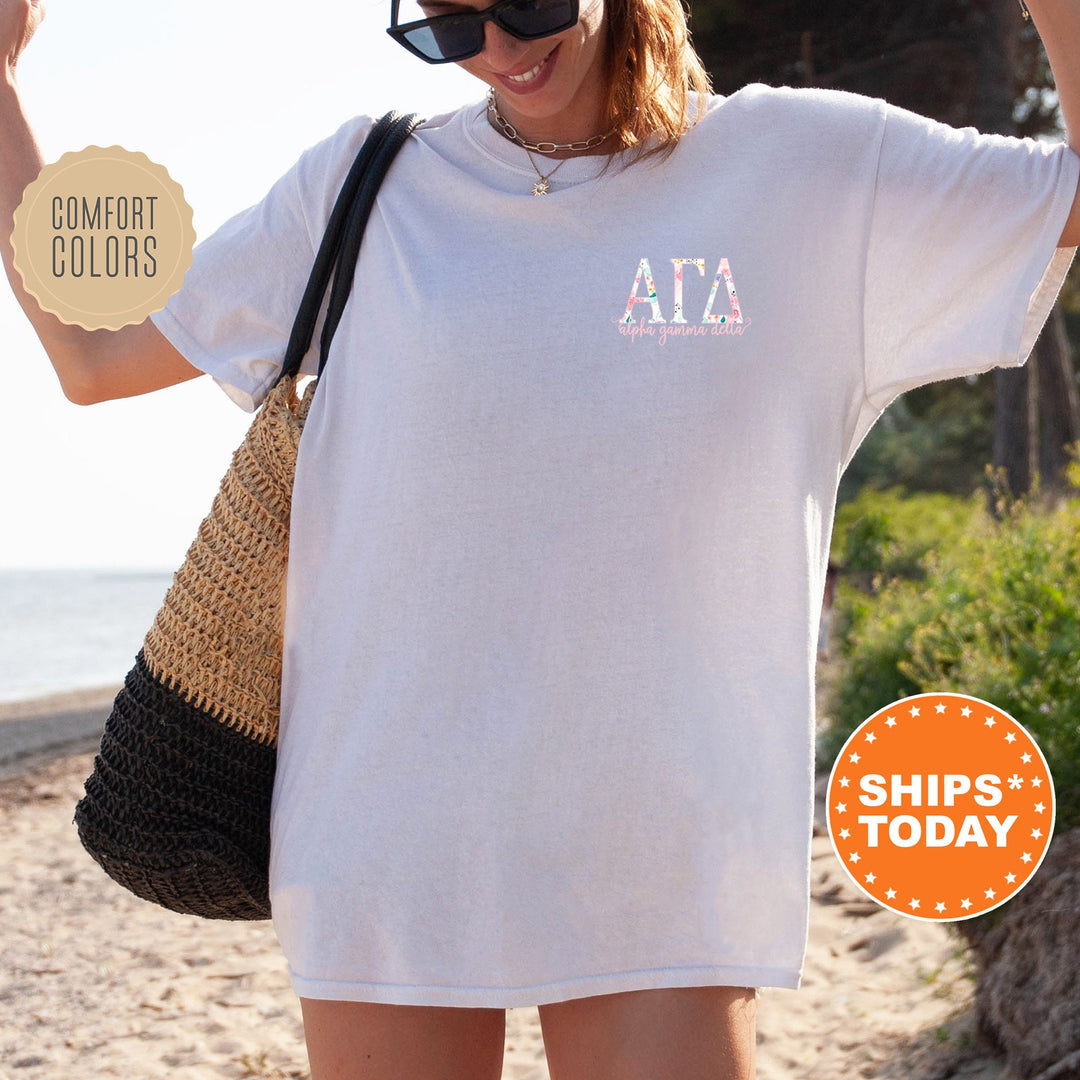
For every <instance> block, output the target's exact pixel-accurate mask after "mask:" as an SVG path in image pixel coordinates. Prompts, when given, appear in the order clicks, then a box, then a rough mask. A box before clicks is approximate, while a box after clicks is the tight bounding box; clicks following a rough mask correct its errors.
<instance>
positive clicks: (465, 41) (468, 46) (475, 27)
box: [405, 19, 484, 60]
mask: <svg viewBox="0 0 1080 1080" xmlns="http://www.w3.org/2000/svg"><path fill="white" fill-rule="evenodd" d="M405 37H406V38H407V40H408V42H409V44H410V45H412V46H413V47H414V48H416V49H418V50H419V51H420V52H422V53H423V54H424V55H425V56H426V57H428V58H429V59H431V60H460V59H462V58H464V57H466V56H469V55H475V54H476V53H477V52H479V49H480V46H481V45H483V42H484V28H483V26H482V25H481V24H480V23H478V22H476V20H475V19H460V20H459V19H445V20H442V19H440V20H439V22H437V23H433V24H432V25H430V26H418V27H417V28H416V29H415V30H410V31H409V32H408V33H407V34H406V35H405Z"/></svg>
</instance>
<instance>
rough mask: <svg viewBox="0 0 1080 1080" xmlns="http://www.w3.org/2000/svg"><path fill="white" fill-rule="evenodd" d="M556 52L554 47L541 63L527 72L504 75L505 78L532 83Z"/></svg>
mask: <svg viewBox="0 0 1080 1080" xmlns="http://www.w3.org/2000/svg"><path fill="white" fill-rule="evenodd" d="M557 47H558V46H556V48H557ZM554 52H555V49H552V50H551V52H549V53H548V54H547V56H545V57H544V59H543V60H541V61H540V63H539V64H537V65H536V67H534V68H531V69H530V70H528V71H526V72H523V73H522V74H521V75H504V76H503V78H504V79H509V80H510V81H511V82H516V83H531V82H532V81H533V79H535V78H536V76H537V75H539V74H540V72H541V71H542V70H543V69H544V65H545V64H546V63H547V62H548V61H549V60H550V59H551V57H552V55H553V54H554Z"/></svg>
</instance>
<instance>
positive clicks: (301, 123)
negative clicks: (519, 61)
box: [0, 0, 485, 570]
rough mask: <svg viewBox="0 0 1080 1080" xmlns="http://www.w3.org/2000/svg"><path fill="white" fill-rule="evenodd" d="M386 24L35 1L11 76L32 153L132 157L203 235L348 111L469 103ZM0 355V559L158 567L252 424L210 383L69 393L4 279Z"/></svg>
mask: <svg viewBox="0 0 1080 1080" xmlns="http://www.w3.org/2000/svg"><path fill="white" fill-rule="evenodd" d="M389 21H390V0H351V2H349V3H346V2H344V0H322V2H321V3H319V4H317V5H316V4H310V5H302V4H301V5H297V4H285V3H281V2H278V0H260V2H259V3H256V2H255V0H214V2H210V0H182V2H181V0H153V3H146V2H145V0H139V2H136V0H94V2H93V3H86V2H85V0H82V2H78V0H47V10H46V18H45V21H44V23H43V24H42V25H41V27H40V28H39V30H38V32H37V34H36V35H35V36H34V39H33V40H32V41H31V43H30V45H29V47H28V48H27V50H26V52H25V53H24V55H23V57H22V59H21V60H20V62H19V85H20V89H21V93H22V97H23V101H24V105H25V108H26V111H27V114H28V116H29V119H30V123H31V126H32V127H33V129H34V132H35V134H36V136H37V139H38V143H39V145H40V146H41V150H42V154H43V156H44V158H45V160H46V162H51V161H55V160H56V159H57V158H59V157H60V156H61V155H62V154H64V153H66V152H67V151H69V150H81V149H82V148H83V147H85V146H88V145H97V146H113V145H119V146H123V147H125V148H126V149H128V150H138V151H142V152H143V153H144V154H146V155H147V156H148V157H150V158H151V159H152V160H153V161H156V162H158V163H159V164H161V165H164V166H165V167H166V168H167V169H168V170H169V173H170V175H171V176H172V177H173V179H174V180H176V181H177V182H178V183H179V184H180V185H181V186H182V187H183V189H184V194H185V197H186V199H187V202H188V203H189V204H190V205H191V207H192V210H193V213H194V224H195V231H196V234H197V236H198V237H199V238H203V237H206V236H209V235H210V233H212V232H213V231H214V230H215V229H216V228H217V227H218V226H219V225H220V224H221V223H222V222H223V221H225V220H226V219H227V218H229V217H230V216H231V215H232V214H234V213H236V212H238V211H239V210H242V209H244V208H245V207H247V206H249V205H251V204H252V203H254V202H257V201H258V200H259V199H260V198H262V196H263V195H264V194H265V193H266V191H267V190H268V189H269V187H270V185H271V184H272V183H273V182H274V181H275V180H276V179H277V178H278V177H279V176H280V175H281V174H282V173H284V172H286V171H287V170H288V169H289V167H290V166H291V165H292V164H293V162H294V161H295V160H296V159H297V157H299V155H300V154H301V153H302V151H303V150H305V149H306V148H307V147H308V146H311V145H313V144H314V143H316V142H319V141H320V140H321V139H323V138H325V137H326V136H328V135H330V134H331V133H332V132H333V131H334V130H336V129H337V128H338V127H339V126H340V125H341V124H342V123H343V122H344V121H345V120H347V119H348V118H349V117H350V116H354V115H357V114H359V113H367V114H370V115H374V116H379V115H381V114H382V113H384V112H386V111H387V110H388V109H391V108H397V109H401V110H403V111H408V112H418V113H420V115H421V116H433V115H435V114H437V113H440V112H445V111H446V110H448V109H452V108H454V107H455V106H456V105H459V104H462V103H465V102H469V101H478V100H480V98H481V97H482V96H483V94H484V92H485V87H484V86H483V85H482V84H481V83H480V82H479V81H477V80H476V79H474V78H473V77H472V76H470V75H468V74H466V73H465V72H464V71H462V70H460V69H459V68H458V67H456V65H453V64H443V65H428V64H425V63H423V62H422V61H420V60H418V59H416V58H414V57H413V56H411V55H410V54H409V53H407V52H406V51H405V50H404V49H402V48H401V46H400V45H398V44H397V43H396V42H394V41H392V40H391V39H390V38H389V37H388V36H387V35H386V33H385V28H386V26H387V25H388V24H389ZM0 364H2V366H3V370H4V372H5V374H6V376H7V379H8V382H7V387H8V391H9V392H10V394H11V397H10V399H9V404H8V408H7V409H5V415H4V419H3V422H2V423H0V462H2V463H3V466H2V468H3V474H2V475H3V480H2V485H3V487H2V490H3V512H2V513H0V569H15V568H43V567H103V568H104V567H107V568H114V569H115V568H132V569H163V570H172V569H175V568H176V567H177V566H178V565H179V564H180V562H181V561H182V560H183V557H184V553H185V552H186V550H187V547H188V545H189V544H190V542H191V540H192V539H193V538H194V536H195V532H196V530H197V528H198V524H199V522H200V521H201V520H202V518H203V517H204V516H205V514H206V512H207V511H208V510H209V507H210V503H211V501H212V499H213V496H214V493H215V492H216V491H217V488H218V484H219V482H220V480H221V477H222V476H223V474H224V472H225V470H226V468H227V467H228V464H229V459H230V457H231V455H232V451H233V450H234V449H235V448H236V446H237V444H238V443H239V442H240V440H241V439H242V438H243V435H244V431H245V430H246V428H247V426H248V424H249V423H250V422H251V416H250V415H249V414H247V413H245V412H243V411H242V410H241V409H239V408H238V407H237V406H236V405H234V404H233V403H232V402H230V401H229V399H228V398H227V397H226V396H225V394H224V393H223V392H222V391H221V390H220V389H219V388H218V387H217V386H216V385H215V384H214V383H213V382H212V381H211V380H210V379H209V378H208V377H202V378H199V379H194V380H192V381H191V382H188V383H185V384H182V385H181V386H178V387H173V388H171V389H168V390H161V391H157V392H156V393H153V394H147V395H144V396H141V397H136V398H128V399H124V400H121V401H111V402H104V403H102V404H98V405H92V406H78V405H73V404H71V403H70V402H68V401H67V399H66V398H65V397H64V395H63V393H62V391H61V389H60V384H59V382H58V380H57V378H56V375H55V373H54V372H53V370H52V367H51V365H50V363H49V359H48V357H47V356H46V354H45V352H44V350H43V349H42V347H41V345H40V343H39V342H38V340H37V337H36V335H35V334H34V331H33V329H32V327H31V326H30V323H29V322H28V321H27V320H26V317H25V316H24V315H23V312H22V309H21V308H20V307H19V306H18V304H17V303H16V302H15V299H14V297H13V295H12V294H11V291H10V289H9V288H8V285H7V280H6V278H2V280H0Z"/></svg>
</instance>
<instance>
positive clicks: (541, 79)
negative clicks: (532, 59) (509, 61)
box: [495, 42, 562, 94]
mask: <svg viewBox="0 0 1080 1080" xmlns="http://www.w3.org/2000/svg"><path fill="white" fill-rule="evenodd" d="M561 44H562V43H561V42H560V43H559V45H556V46H555V48H554V49H552V50H551V52H549V53H548V54H547V56H545V57H544V59H543V60H541V61H540V63H538V64H534V65H533V66H532V67H531V68H526V70H525V71H520V72H516V73H515V74H514V75H496V76H495V78H496V79H498V80H499V82H500V83H501V84H502V86H504V87H505V88H506V89H507V90H509V91H510V93H512V94H529V93H532V92H533V91H535V90H539V89H540V88H541V87H542V86H544V85H546V83H547V81H548V79H550V78H551V72H552V71H553V69H554V67H555V60H556V59H557V57H558V53H559V48H560V46H561Z"/></svg>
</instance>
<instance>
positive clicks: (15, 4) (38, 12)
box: [0, 0, 45, 71]
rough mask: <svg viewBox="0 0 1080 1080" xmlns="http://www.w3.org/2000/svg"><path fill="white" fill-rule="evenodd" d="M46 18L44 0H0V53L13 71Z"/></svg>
mask: <svg viewBox="0 0 1080 1080" xmlns="http://www.w3.org/2000/svg"><path fill="white" fill-rule="evenodd" d="M44 18H45V4H44V0H0V50H2V52H0V55H3V56H4V57H5V59H6V62H7V65H8V68H9V69H10V70H12V71H14V69H15V65H16V64H17V63H18V61H19V57H20V56H21V55H22V53H23V50H24V49H25V48H26V46H27V45H28V44H29V43H30V39H31V38H32V37H33V36H34V31H35V30H37V28H38V27H39V26H40V25H41V20H42V19H44Z"/></svg>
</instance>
